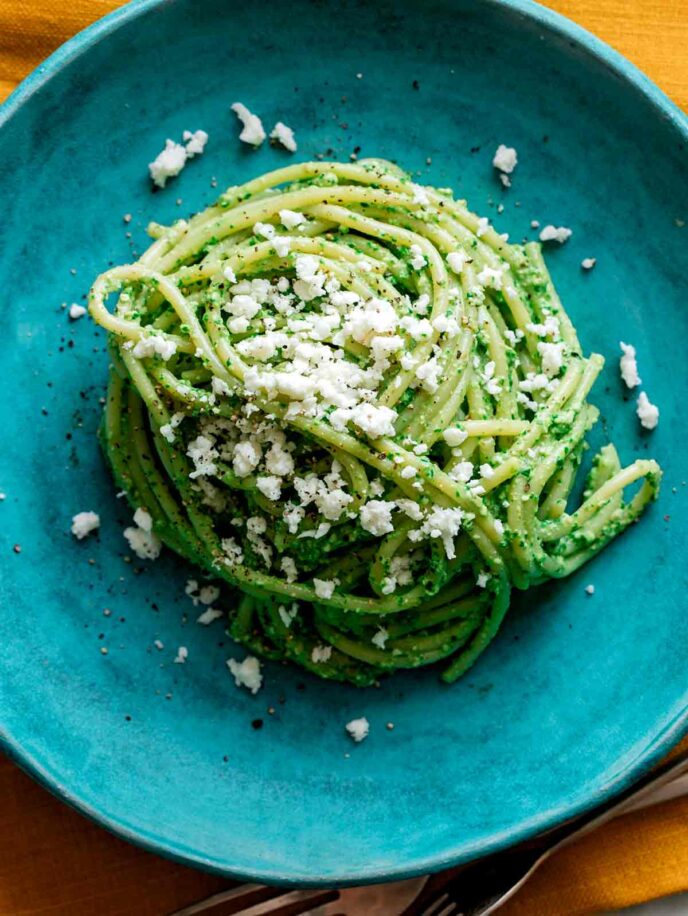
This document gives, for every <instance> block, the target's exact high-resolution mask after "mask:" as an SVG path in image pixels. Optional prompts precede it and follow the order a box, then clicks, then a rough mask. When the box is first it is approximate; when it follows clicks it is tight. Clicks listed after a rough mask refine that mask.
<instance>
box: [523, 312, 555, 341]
mask: <svg viewBox="0 0 688 916" xmlns="http://www.w3.org/2000/svg"><path fill="white" fill-rule="evenodd" d="M526 331H530V332H531V333H532V334H537V336H538V337H559V334H560V333H561V331H560V327H559V319H557V318H555V317H554V315H547V317H546V318H545V320H544V321H543V322H542V323H540V324H537V323H535V322H532V321H531V322H529V323H528V324H527V325H526Z"/></svg>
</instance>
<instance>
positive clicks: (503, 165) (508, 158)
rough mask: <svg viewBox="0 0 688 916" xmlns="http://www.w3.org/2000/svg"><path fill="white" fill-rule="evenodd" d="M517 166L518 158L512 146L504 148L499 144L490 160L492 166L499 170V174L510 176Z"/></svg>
mask: <svg viewBox="0 0 688 916" xmlns="http://www.w3.org/2000/svg"><path fill="white" fill-rule="evenodd" d="M517 164H518V156H517V154H516V150H515V149H514V148H513V146H505V145H504V144H503V143H500V144H499V146H498V147H497V150H496V152H495V154H494V157H493V158H492V165H493V166H494V167H495V168H496V169H499V171H500V172H506V173H507V174H508V175H510V174H511V173H512V172H513V170H514V169H515V168H516V166H517Z"/></svg>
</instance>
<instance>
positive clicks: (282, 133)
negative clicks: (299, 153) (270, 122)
mask: <svg viewBox="0 0 688 916" xmlns="http://www.w3.org/2000/svg"><path fill="white" fill-rule="evenodd" d="M270 139H271V140H276V141H277V142H278V143H281V145H282V146H283V147H284V148H285V149H287V150H289V152H290V153H295V152H296V150H297V145H296V140H295V139H294V131H293V130H292V129H291V127H287V125H286V124H283V123H282V122H281V121H278V122H277V124H275V126H274V127H273V128H272V130H271V131H270Z"/></svg>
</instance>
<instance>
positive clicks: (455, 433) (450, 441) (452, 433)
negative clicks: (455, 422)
mask: <svg viewBox="0 0 688 916" xmlns="http://www.w3.org/2000/svg"><path fill="white" fill-rule="evenodd" d="M442 438H443V439H444V441H445V442H446V443H447V445H448V446H449V447H450V448H456V447H457V446H459V445H461V444H462V443H464V442H465V441H466V439H468V433H467V432H464V430H463V429H458V428H457V427H455V426H452V427H449V429H445V431H444V432H443V433H442Z"/></svg>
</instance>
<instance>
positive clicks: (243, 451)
mask: <svg viewBox="0 0 688 916" xmlns="http://www.w3.org/2000/svg"><path fill="white" fill-rule="evenodd" d="M261 457H262V452H261V448H260V445H259V444H258V443H257V442H255V441H253V440H251V439H244V440H242V441H241V442H237V444H236V445H235V446H234V456H233V458H232V468H233V469H234V473H235V474H236V475H237V477H247V476H248V475H249V474H251V473H252V472H253V471H254V470H255V469H256V468H257V467H258V465H259V464H260V459H261Z"/></svg>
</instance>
